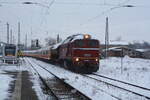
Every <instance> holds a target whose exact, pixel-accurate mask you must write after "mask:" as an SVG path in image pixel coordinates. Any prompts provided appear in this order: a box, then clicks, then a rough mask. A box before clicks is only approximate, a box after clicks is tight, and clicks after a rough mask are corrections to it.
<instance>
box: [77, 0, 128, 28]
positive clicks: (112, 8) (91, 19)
mask: <svg viewBox="0 0 150 100" xmlns="http://www.w3.org/2000/svg"><path fill="white" fill-rule="evenodd" d="M129 1H130V0H125V1H123V2H121V3H119V4H118V5H116V6H114V7H111V8H109V9H107V10H105V11H103V12H101V13H100V14H98V15H96V16H95V17H92V18H89V19H88V20H87V21H86V22H87V23H89V22H91V21H93V20H95V19H97V18H99V17H101V16H103V15H104V14H106V13H109V12H111V11H112V10H114V9H117V8H121V7H122V5H124V4H125V3H127V2H129ZM105 3H106V2H105ZM87 23H81V24H79V25H80V26H82V25H85V24H87Z"/></svg>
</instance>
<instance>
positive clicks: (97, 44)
mask: <svg viewBox="0 0 150 100" xmlns="http://www.w3.org/2000/svg"><path fill="white" fill-rule="evenodd" d="M87 45H88V46H90V47H98V46H99V42H98V41H96V40H91V41H88V42H87Z"/></svg>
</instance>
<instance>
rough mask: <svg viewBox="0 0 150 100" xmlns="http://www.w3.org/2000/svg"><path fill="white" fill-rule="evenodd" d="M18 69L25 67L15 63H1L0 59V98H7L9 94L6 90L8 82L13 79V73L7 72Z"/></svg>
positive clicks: (0, 99)
mask: <svg viewBox="0 0 150 100" xmlns="http://www.w3.org/2000/svg"><path fill="white" fill-rule="evenodd" d="M20 70H25V69H24V68H23V67H20V66H16V65H8V64H2V62H1V61H0V100H5V99H8V97H9V96H10V93H9V92H8V90H9V89H10V84H11V83H12V81H14V80H15V79H14V78H13V75H11V74H9V73H7V72H18V71H20Z"/></svg>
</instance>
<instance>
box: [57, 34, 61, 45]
mask: <svg viewBox="0 0 150 100" xmlns="http://www.w3.org/2000/svg"><path fill="white" fill-rule="evenodd" d="M59 41H60V40H59V34H58V35H57V43H59Z"/></svg>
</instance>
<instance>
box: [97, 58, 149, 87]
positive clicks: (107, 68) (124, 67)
mask: <svg viewBox="0 0 150 100" xmlns="http://www.w3.org/2000/svg"><path fill="white" fill-rule="evenodd" d="M97 73H98V74H101V75H105V76H109V77H112V78H114V79H119V80H122V81H125V82H129V83H133V84H136V85H139V86H143V87H147V88H149V89H150V60H149V59H139V58H130V57H128V56H126V57H124V58H123V59H122V64H121V58H119V57H118V58H116V57H110V58H107V59H103V60H100V69H99V71H98V72H97Z"/></svg>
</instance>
